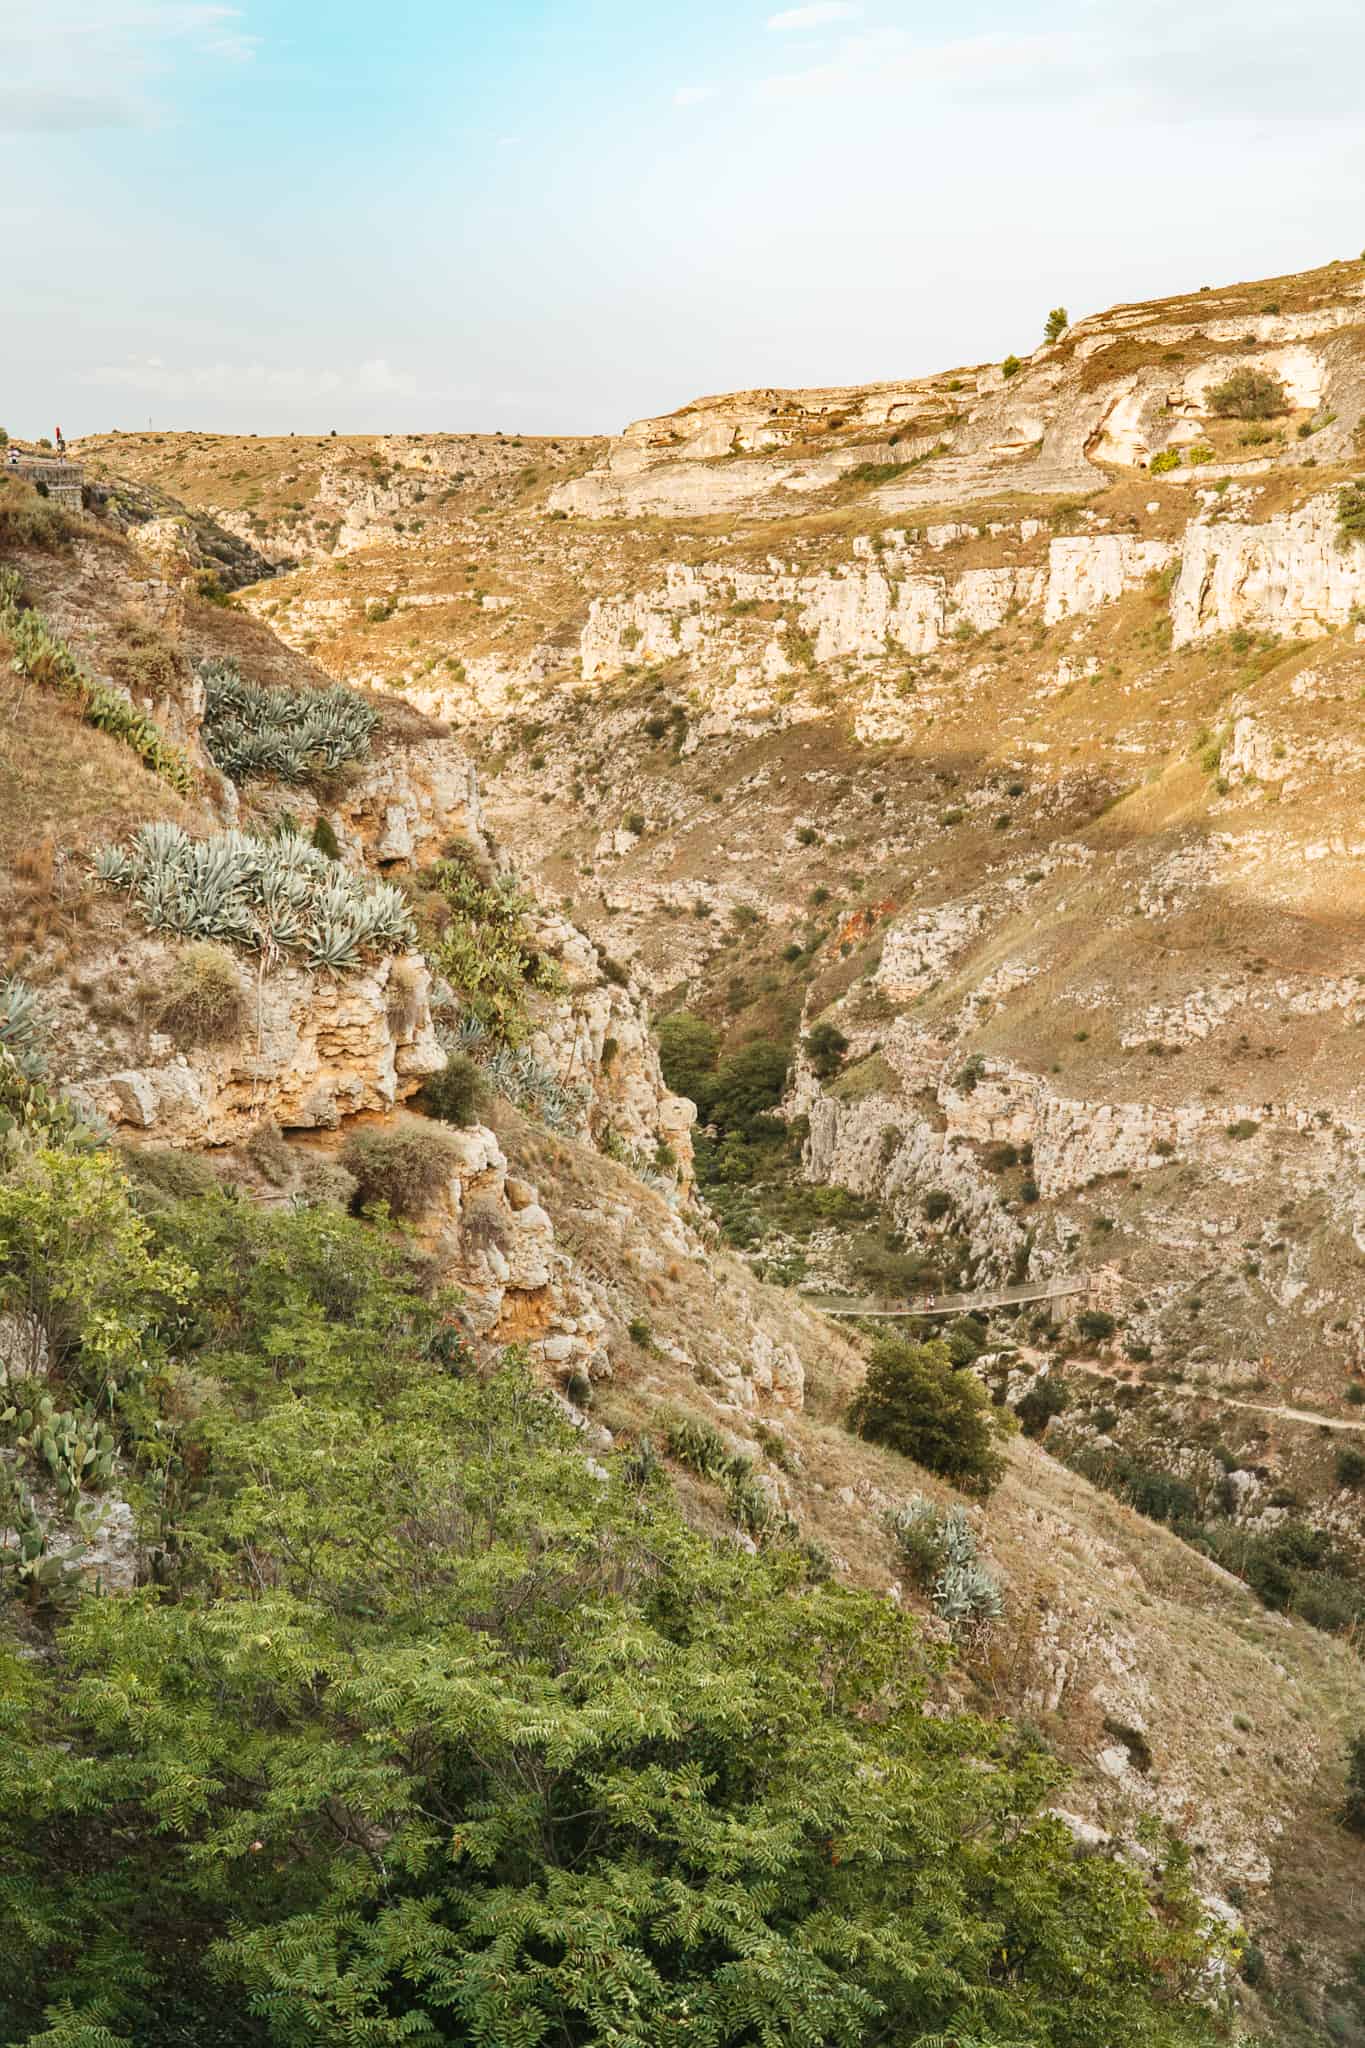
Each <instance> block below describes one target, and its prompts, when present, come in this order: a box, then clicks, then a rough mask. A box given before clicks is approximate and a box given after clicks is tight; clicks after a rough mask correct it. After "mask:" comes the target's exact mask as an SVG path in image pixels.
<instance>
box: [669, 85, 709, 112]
mask: <svg viewBox="0 0 1365 2048" xmlns="http://www.w3.org/2000/svg"><path fill="white" fill-rule="evenodd" d="M719 90H720V88H719V87H718V86H714V85H680V86H679V87H678V89H677V91H676V92H675V93H674V95H673V104H674V106H675V107H699V106H700V105H701V103H702V101H703V100H713V99H714V98H715V97H716V94H717V92H718V91H719Z"/></svg>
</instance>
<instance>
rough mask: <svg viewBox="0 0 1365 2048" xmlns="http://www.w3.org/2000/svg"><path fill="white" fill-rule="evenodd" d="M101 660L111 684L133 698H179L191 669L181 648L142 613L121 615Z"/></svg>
mask: <svg viewBox="0 0 1365 2048" xmlns="http://www.w3.org/2000/svg"><path fill="white" fill-rule="evenodd" d="M100 658H101V665H102V666H103V667H104V668H105V669H106V670H107V672H108V675H109V678H110V680H111V682H114V683H117V684H118V687H119V688H120V689H121V690H126V691H127V692H128V694H129V696H131V697H175V696H178V695H179V694H180V693H181V691H182V690H183V688H184V685H185V681H186V677H187V670H186V666H185V661H184V657H183V656H182V655H181V653H180V650H179V648H178V647H176V646H175V644H174V643H173V642H172V641H170V640H168V639H167V638H166V635H165V634H164V633H163V632H162V630H161V628H160V627H159V626H157V625H154V624H153V622H152V621H151V620H150V619H149V618H147V617H146V616H145V615H144V614H143V613H141V612H136V611H123V612H120V613H119V614H118V616H117V617H116V618H115V619H114V620H113V622H112V624H111V625H110V627H109V630H108V632H107V634H106V636H105V639H104V643H103V646H102V647H101V650H100Z"/></svg>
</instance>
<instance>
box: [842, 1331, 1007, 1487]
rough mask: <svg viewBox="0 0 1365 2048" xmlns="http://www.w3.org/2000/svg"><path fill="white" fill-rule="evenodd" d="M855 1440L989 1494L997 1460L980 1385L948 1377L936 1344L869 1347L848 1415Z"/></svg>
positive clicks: (956, 1374)
mask: <svg viewBox="0 0 1365 2048" xmlns="http://www.w3.org/2000/svg"><path fill="white" fill-rule="evenodd" d="M849 1421H850V1422H851V1424H852V1426H853V1428H854V1429H856V1430H857V1432H858V1434H859V1436H865V1437H868V1438H870V1439H871V1441H872V1442H874V1443H879V1444H885V1445H887V1447H888V1448H889V1449H891V1450H893V1451H900V1452H901V1453H902V1454H903V1455H904V1456H905V1457H907V1458H913V1459H914V1460H915V1462H916V1464H919V1465H923V1466H925V1467H926V1469H927V1470H928V1471H930V1472H940V1473H942V1475H943V1477H944V1478H945V1479H951V1480H952V1481H953V1482H954V1484H955V1485H958V1486H960V1487H961V1488H962V1489H963V1491H964V1492H966V1493H980V1494H985V1493H989V1492H990V1491H991V1489H992V1487H994V1486H996V1485H998V1483H999V1481H1000V1479H1001V1477H1002V1475H1003V1473H1004V1470H1005V1461H1004V1458H1003V1457H1002V1456H1001V1454H1000V1451H999V1449H998V1448H997V1440H998V1437H999V1435H1000V1430H1001V1423H1000V1420H999V1418H998V1417H997V1415H996V1412H995V1411H994V1410H993V1409H992V1407H991V1404H990V1400H989V1398H988V1396H987V1394H986V1391H985V1389H984V1388H983V1387H982V1385H981V1382H980V1381H979V1380H978V1379H977V1378H976V1376H975V1375H974V1374H973V1373H971V1372H970V1371H965V1370H964V1371H958V1370H955V1368H954V1366H953V1362H952V1356H951V1353H950V1352H949V1349H948V1346H947V1345H946V1344H945V1343H944V1342H942V1340H941V1339H935V1340H934V1341H933V1342H931V1343H928V1344H909V1343H907V1342H906V1341H905V1339H904V1338H901V1337H884V1338H883V1339H882V1340H881V1341H880V1343H877V1344H875V1345H874V1346H873V1347H872V1356H871V1359H870V1361H869V1363H868V1368H867V1376H866V1378H865V1379H864V1381H863V1384H862V1387H861V1389H860V1391H859V1393H858V1396H857V1399H856V1400H855V1401H854V1403H853V1406H852V1408H851V1409H850V1411H849Z"/></svg>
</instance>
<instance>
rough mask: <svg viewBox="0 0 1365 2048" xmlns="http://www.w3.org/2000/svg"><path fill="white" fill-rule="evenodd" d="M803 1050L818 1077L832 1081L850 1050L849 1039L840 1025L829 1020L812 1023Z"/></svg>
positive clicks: (803, 1042)
mask: <svg viewBox="0 0 1365 2048" xmlns="http://www.w3.org/2000/svg"><path fill="white" fill-rule="evenodd" d="M802 1050H803V1051H804V1053H805V1055H806V1058H807V1060H808V1061H809V1062H810V1065H811V1068H812V1069H813V1071H814V1073H815V1076H816V1079H817V1080H820V1081H831V1080H833V1078H834V1076H835V1075H836V1074H837V1073H838V1071H839V1069H840V1067H841V1066H842V1065H843V1063H844V1054H845V1053H846V1052H847V1051H848V1040H847V1039H846V1038H845V1037H844V1034H843V1032H842V1031H840V1030H839V1028H838V1026H837V1025H835V1024H831V1023H830V1022H829V1021H828V1020H826V1021H825V1022H823V1023H820V1024H815V1025H812V1027H811V1029H810V1030H809V1031H808V1032H807V1033H806V1036H805V1038H804V1039H803V1040H802Z"/></svg>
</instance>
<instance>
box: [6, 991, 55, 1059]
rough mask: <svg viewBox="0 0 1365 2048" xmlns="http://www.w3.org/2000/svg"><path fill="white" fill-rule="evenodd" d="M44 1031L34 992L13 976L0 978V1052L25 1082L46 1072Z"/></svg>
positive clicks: (41, 1015) (40, 1007) (44, 1025)
mask: <svg viewBox="0 0 1365 2048" xmlns="http://www.w3.org/2000/svg"><path fill="white" fill-rule="evenodd" d="M46 1032H47V1024H46V1019H45V1017H44V1014H43V1008H42V1004H41V1003H40V1002H39V1000H38V997H37V994H36V993H35V991H34V990H33V989H31V988H30V987H29V985H28V983H27V982H26V981H21V980H20V978H19V976H18V975H17V974H7V975H0V1049H3V1050H4V1051H5V1052H7V1053H8V1054H9V1056H10V1058H11V1059H12V1060H13V1062H14V1064H15V1066H16V1067H17V1068H18V1069H19V1072H20V1073H21V1074H22V1075H23V1077H24V1079H25V1080H26V1081H37V1080H41V1078H42V1076H43V1074H44V1072H45V1071H46V1068H47V1061H46V1060H45V1059H44V1057H43V1043H44V1039H45V1037H46Z"/></svg>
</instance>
